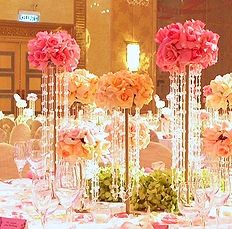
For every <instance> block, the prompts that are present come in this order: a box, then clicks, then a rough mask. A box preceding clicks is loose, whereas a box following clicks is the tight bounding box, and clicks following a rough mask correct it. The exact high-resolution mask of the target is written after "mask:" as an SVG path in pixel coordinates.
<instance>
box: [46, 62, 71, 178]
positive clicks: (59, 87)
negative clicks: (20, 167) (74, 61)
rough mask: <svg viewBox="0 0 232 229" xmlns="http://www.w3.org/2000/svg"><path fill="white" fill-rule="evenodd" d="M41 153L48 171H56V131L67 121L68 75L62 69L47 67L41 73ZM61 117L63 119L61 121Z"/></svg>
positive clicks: (52, 66)
mask: <svg viewBox="0 0 232 229" xmlns="http://www.w3.org/2000/svg"><path fill="white" fill-rule="evenodd" d="M41 89H42V102H41V105H42V116H43V124H42V138H41V140H42V142H43V144H42V152H43V155H47V156H48V161H49V165H48V167H49V168H48V169H49V171H50V172H51V173H52V174H54V172H55V169H56V164H55V162H56V147H57V146H56V143H57V140H58V130H59V128H60V127H61V125H63V120H66V121H67V119H68V117H69V110H68V74H67V73H64V72H63V70H62V69H60V68H57V67H55V66H54V65H49V66H48V67H47V68H46V69H45V70H44V71H43V73H42V84H41ZM63 117H64V118H65V119H63Z"/></svg>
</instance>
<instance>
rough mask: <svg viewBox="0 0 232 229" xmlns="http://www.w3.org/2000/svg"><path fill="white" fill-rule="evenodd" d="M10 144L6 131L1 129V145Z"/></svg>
mask: <svg viewBox="0 0 232 229" xmlns="http://www.w3.org/2000/svg"><path fill="white" fill-rule="evenodd" d="M2 142H8V137H7V133H6V131H4V130H3V129H1V128H0V143H2Z"/></svg>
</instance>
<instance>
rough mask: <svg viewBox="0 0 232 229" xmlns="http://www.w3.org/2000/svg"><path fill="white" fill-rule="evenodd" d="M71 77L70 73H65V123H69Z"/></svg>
mask: <svg viewBox="0 0 232 229" xmlns="http://www.w3.org/2000/svg"><path fill="white" fill-rule="evenodd" d="M68 79H69V77H68V73H67V72H65V73H64V88H63V94H64V123H65V125H66V124H68V123H69V104H68V95H69V80H68Z"/></svg>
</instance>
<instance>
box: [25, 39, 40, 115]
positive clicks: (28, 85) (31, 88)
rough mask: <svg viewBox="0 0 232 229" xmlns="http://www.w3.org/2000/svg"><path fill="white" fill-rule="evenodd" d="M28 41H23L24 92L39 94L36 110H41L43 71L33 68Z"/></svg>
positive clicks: (38, 111) (26, 93)
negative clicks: (28, 52)
mask: <svg viewBox="0 0 232 229" xmlns="http://www.w3.org/2000/svg"><path fill="white" fill-rule="evenodd" d="M27 51H28V49H27V43H25V42H23V43H21V75H22V76H23V77H22V81H21V83H22V88H23V89H22V94H23V96H27V95H28V94H29V93H35V94H37V95H38V98H39V99H38V100H37V102H36V112H37V113H40V112H41V76H42V73H41V71H38V70H36V69H35V68H32V67H31V66H30V65H29V63H28V60H27Z"/></svg>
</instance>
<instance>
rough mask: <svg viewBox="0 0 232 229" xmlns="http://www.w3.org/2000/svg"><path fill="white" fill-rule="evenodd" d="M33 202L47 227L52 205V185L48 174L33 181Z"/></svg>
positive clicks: (42, 222)
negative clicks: (48, 214)
mask: <svg viewBox="0 0 232 229" xmlns="http://www.w3.org/2000/svg"><path fill="white" fill-rule="evenodd" d="M32 202H33V205H34V207H35V209H36V211H37V212H38V213H39V214H40V217H41V224H42V227H43V228H45V225H46V218H47V213H48V209H49V208H50V206H51V205H52V186H51V179H50V176H49V175H48V174H45V175H44V176H41V177H37V178H36V179H34V180H33V181H32ZM57 205H58V203H57ZM52 207H54V206H52Z"/></svg>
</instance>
